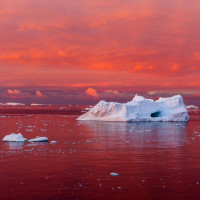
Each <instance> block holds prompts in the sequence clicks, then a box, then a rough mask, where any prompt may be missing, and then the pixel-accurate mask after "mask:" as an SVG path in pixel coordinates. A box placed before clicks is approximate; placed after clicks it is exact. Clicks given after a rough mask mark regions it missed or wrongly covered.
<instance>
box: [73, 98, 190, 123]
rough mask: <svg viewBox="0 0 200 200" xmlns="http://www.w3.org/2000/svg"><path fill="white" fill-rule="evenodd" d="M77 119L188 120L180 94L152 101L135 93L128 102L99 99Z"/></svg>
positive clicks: (130, 120)
mask: <svg viewBox="0 0 200 200" xmlns="http://www.w3.org/2000/svg"><path fill="white" fill-rule="evenodd" d="M77 120H98V121H128V122H134V121H188V120H189V116H188V111H187V108H186V106H185V104H184V102H183V98H182V97H181V96H180V95H175V96H173V97H169V98H159V99H158V100H156V101H154V100H152V99H146V98H144V97H142V96H138V95H135V97H134V98H133V99H132V101H130V102H128V103H116V102H106V101H104V100H102V101H100V102H99V103H98V104H97V105H96V106H94V107H93V108H92V109H91V110H89V111H88V112H87V113H85V114H83V115H81V116H80V117H79V118H78V119H77Z"/></svg>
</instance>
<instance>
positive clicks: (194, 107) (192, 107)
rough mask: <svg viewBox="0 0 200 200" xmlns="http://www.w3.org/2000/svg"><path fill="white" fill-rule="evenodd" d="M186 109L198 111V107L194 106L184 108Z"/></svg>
mask: <svg viewBox="0 0 200 200" xmlns="http://www.w3.org/2000/svg"><path fill="white" fill-rule="evenodd" d="M186 108H187V109H198V108H199V107H198V106H194V105H189V106H186Z"/></svg>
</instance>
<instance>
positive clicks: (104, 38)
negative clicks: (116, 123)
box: [0, 0, 200, 105]
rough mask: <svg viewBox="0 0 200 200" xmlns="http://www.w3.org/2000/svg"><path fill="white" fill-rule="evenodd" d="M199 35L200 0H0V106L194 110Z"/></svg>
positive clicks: (199, 87) (199, 95)
mask: <svg viewBox="0 0 200 200" xmlns="http://www.w3.org/2000/svg"><path fill="white" fill-rule="evenodd" d="M199 33H200V2H199V0H190V1H188V0H169V1H160V0H142V1H141V0H109V1H108V0H101V1H100V0H67V1H66V0H17V1H16V0H1V1H0V102H4V103H5V102H8V101H9V102H21V103H27V104H29V103H52V104H94V103H96V102H98V101H99V100H100V99H105V100H111V101H120V102H125V101H128V100H131V99H132V98H133V96H134V95H135V94H136V93H137V94H141V95H144V96H146V97H150V98H157V97H158V96H172V95H174V94H181V95H183V97H184V99H185V100H186V101H187V102H188V103H193V104H197V105H200V103H199V102H200V66H199V63H200V37H199Z"/></svg>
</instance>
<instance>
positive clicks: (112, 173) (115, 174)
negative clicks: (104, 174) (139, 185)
mask: <svg viewBox="0 0 200 200" xmlns="http://www.w3.org/2000/svg"><path fill="white" fill-rule="evenodd" d="M110 175H111V176H119V174H118V173H115V172H111V173H110Z"/></svg>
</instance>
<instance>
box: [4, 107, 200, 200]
mask: <svg viewBox="0 0 200 200" xmlns="http://www.w3.org/2000/svg"><path fill="white" fill-rule="evenodd" d="M73 110H74V109H73ZM77 110H79V112H80V109H77ZM72 113H73V112H72ZM67 114H69V113H67ZM76 118H77V115H47V114H43V115H42V114H33V115H25V114H23V115H22V114H20V115H3V117H0V138H3V137H4V136H5V135H6V134H10V133H12V132H14V133H18V132H21V133H22V134H23V136H24V137H26V138H28V139H30V138H33V137H35V136H46V137H48V138H49V140H50V141H51V140H55V141H57V143H55V144H50V142H49V143H40V144H32V143H28V142H26V143H4V142H2V141H1V142H0V180H1V181H0V188H1V193H0V199H3V200H4V199H17V200H18V199H19V200H22V199H23V200H24V199H29V200H31V199H34V200H36V199H37V200H38V199H40V200H46V199H48V200H49V199H81V200H90V199H91V200H93V199H109V200H110V199H122V200H124V199H159V200H160V199H162V200H163V199H164V200H165V199H170V200H171V199H199V198H200V121H198V120H194V121H190V122H189V123H160V122H159V123H114V122H78V121H76V120H75V119H76ZM111 172H116V173H118V174H119V176H111V175H110V173H111Z"/></svg>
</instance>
